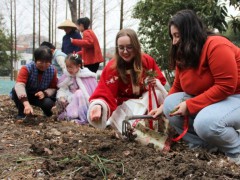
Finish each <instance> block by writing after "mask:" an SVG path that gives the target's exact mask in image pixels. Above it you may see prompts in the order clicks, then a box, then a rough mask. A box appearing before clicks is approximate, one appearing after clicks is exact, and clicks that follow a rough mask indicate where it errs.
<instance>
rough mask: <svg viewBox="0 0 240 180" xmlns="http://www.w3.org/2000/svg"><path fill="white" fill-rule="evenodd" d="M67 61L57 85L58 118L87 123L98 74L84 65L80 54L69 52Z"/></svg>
mask: <svg viewBox="0 0 240 180" xmlns="http://www.w3.org/2000/svg"><path fill="white" fill-rule="evenodd" d="M65 63H66V69H67V71H66V72H64V74H63V75H62V76H61V77H60V79H59V81H58V85H57V86H58V88H59V90H58V91H57V108H58V111H59V112H60V113H59V116H58V119H59V120H73V121H74V122H76V123H78V124H86V123H87V111H88V106H89V102H88V99H89V97H90V96H91V95H92V93H93V91H94V90H95V88H96V86H97V80H96V74H95V73H93V72H91V71H90V70H88V68H83V67H82V59H81V58H80V57H79V55H78V54H69V55H68V56H67V58H66V61H65Z"/></svg>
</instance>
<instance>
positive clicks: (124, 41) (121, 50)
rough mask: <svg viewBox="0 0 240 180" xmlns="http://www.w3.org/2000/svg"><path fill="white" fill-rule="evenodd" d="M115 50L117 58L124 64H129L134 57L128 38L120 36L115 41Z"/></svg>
mask: <svg viewBox="0 0 240 180" xmlns="http://www.w3.org/2000/svg"><path fill="white" fill-rule="evenodd" d="M117 48H118V54H119V56H120V57H121V58H122V59H123V60H124V61H126V62H130V61H131V60H132V59H133V58H134V56H135V52H134V48H133V45H132V44H131V40H130V38H129V37H128V36H127V35H126V36H121V37H119V38H118V40H117Z"/></svg>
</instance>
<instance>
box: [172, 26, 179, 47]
mask: <svg viewBox="0 0 240 180" xmlns="http://www.w3.org/2000/svg"><path fill="white" fill-rule="evenodd" d="M170 31H171V36H172V44H173V45H177V44H178V43H179V41H180V33H179V31H178V28H177V27H176V26H174V25H171V27H170Z"/></svg>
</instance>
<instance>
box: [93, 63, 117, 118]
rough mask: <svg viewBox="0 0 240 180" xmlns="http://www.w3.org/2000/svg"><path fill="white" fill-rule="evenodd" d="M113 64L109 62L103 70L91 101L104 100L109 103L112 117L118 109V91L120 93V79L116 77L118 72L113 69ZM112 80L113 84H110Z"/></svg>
mask: <svg viewBox="0 0 240 180" xmlns="http://www.w3.org/2000/svg"><path fill="white" fill-rule="evenodd" d="M111 66H112V62H109V63H108V64H107V66H106V67H105V68H104V69H103V72H102V74H101V77H100V81H99V83H98V86H97V88H96V89H95V91H94V92H93V94H92V96H91V97H90V99H89V101H92V100H94V99H102V100H103V101H105V102H106V103H107V105H108V106H109V108H110V111H111V112H110V115H111V114H112V112H113V111H114V110H115V109H116V108H117V100H116V97H117V91H118V80H117V79H115V78H118V77H117V76H116V70H115V69H113V68H112V67H111ZM110 79H112V80H113V83H110Z"/></svg>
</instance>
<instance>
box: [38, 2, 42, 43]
mask: <svg viewBox="0 0 240 180" xmlns="http://www.w3.org/2000/svg"><path fill="white" fill-rule="evenodd" d="M38 21H39V22H38V45H39V46H40V44H41V0H38Z"/></svg>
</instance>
